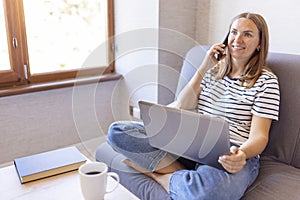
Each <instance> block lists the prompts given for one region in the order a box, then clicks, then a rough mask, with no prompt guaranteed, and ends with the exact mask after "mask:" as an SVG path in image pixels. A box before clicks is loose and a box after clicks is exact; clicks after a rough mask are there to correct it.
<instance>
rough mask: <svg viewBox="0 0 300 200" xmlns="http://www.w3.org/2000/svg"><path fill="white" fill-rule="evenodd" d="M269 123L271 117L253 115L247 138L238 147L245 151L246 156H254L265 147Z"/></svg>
mask: <svg viewBox="0 0 300 200" xmlns="http://www.w3.org/2000/svg"><path fill="white" fill-rule="evenodd" d="M271 123H272V120H271V119H268V118H263V117H258V116H256V115H253V117H252V121H251V129H250V135H249V139H248V140H247V141H246V142H245V143H244V144H243V145H241V146H240V148H239V149H240V150H242V151H243V152H245V154H246V158H252V157H255V156H257V155H258V154H261V153H262V152H263V150H264V149H265V148H266V146H267V143H268V140H269V130H270V127H271Z"/></svg>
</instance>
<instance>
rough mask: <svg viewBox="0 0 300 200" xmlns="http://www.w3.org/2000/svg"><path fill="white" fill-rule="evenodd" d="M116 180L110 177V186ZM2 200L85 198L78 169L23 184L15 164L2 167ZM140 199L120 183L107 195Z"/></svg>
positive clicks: (110, 199) (115, 199) (122, 199)
mask: <svg viewBox="0 0 300 200" xmlns="http://www.w3.org/2000/svg"><path fill="white" fill-rule="evenodd" d="M115 182H116V181H115V180H114V179H113V178H111V177H109V179H108V187H110V186H111V187H113V186H114V184H115ZM0 199H1V200H11V199H14V200H18V199H20V200H40V199H43V200H47V199H49V200H53V199H55V200H60V199H61V200H69V199H70V200H76V199H83V196H82V193H81V189H80V182H79V174H78V171H77V170H76V171H72V172H68V173H64V174H60V175H56V176H52V177H49V178H44V179H40V180H37V181H33V182H28V183H25V184H21V183H20V181H19V178H18V175H17V172H16V170H15V167H14V165H11V166H8V167H3V168H0ZM118 199H120V200H138V198H137V197H136V196H135V195H134V194H132V193H131V192H129V191H128V190H127V189H126V188H125V187H124V186H122V185H121V184H119V186H118V187H117V189H116V190H115V191H113V192H112V193H108V194H106V195H105V200H118Z"/></svg>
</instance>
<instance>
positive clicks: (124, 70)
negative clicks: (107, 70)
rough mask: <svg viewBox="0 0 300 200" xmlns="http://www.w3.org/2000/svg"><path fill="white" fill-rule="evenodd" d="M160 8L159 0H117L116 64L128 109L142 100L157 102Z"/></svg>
mask: <svg viewBox="0 0 300 200" xmlns="http://www.w3.org/2000/svg"><path fill="white" fill-rule="evenodd" d="M158 10H159V8H158V0H151V1H140V0H126V1H124V0H115V35H116V37H115V40H116V57H115V66H116V71H117V72H118V73H121V74H122V75H123V76H124V80H123V82H120V87H123V89H124V90H126V91H128V94H127V95H125V96H124V98H123V102H124V106H127V108H128V106H129V105H132V106H137V101H138V100H140V99H144V100H148V101H152V102H157V74H158V73H157V64H158V53H157V51H158ZM128 104H129V105H128Z"/></svg>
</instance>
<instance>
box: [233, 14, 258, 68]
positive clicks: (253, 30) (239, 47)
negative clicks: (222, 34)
mask: <svg viewBox="0 0 300 200" xmlns="http://www.w3.org/2000/svg"><path fill="white" fill-rule="evenodd" d="M259 44H260V38H259V30H258V28H257V26H256V25H255V23H254V22H253V21H252V20H250V19H247V18H239V19H236V20H235V21H234V22H233V23H232V25H231V28H230V34H229V38H228V49H229V52H230V54H231V57H232V59H233V61H238V62H244V63H246V62H248V60H249V59H250V58H251V56H252V55H253V53H254V52H255V51H256V50H257V49H259V48H260V45H259Z"/></svg>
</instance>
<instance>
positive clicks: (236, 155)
mask: <svg viewBox="0 0 300 200" xmlns="http://www.w3.org/2000/svg"><path fill="white" fill-rule="evenodd" d="M218 161H219V163H220V164H221V165H222V166H223V167H224V169H225V170H226V171H228V172H229V173H237V172H239V171H241V170H242V169H243V168H244V166H245V164H246V154H245V153H244V152H243V151H242V150H240V149H239V148H238V147H236V146H232V147H230V154H229V155H223V156H220V157H219V160H218Z"/></svg>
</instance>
